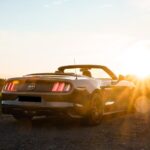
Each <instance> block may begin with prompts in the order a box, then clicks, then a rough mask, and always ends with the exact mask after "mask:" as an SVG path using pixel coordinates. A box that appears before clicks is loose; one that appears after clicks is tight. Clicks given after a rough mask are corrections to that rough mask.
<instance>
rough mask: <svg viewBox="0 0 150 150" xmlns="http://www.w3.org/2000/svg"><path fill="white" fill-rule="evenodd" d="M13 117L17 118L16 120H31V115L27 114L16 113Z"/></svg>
mask: <svg viewBox="0 0 150 150" xmlns="http://www.w3.org/2000/svg"><path fill="white" fill-rule="evenodd" d="M13 117H14V118H15V119H16V120H18V121H21V120H32V118H33V117H32V116H27V115H18V114H13Z"/></svg>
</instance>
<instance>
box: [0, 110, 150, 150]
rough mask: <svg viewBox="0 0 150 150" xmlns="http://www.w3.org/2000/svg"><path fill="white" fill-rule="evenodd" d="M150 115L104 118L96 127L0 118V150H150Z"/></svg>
mask: <svg viewBox="0 0 150 150" xmlns="http://www.w3.org/2000/svg"><path fill="white" fill-rule="evenodd" d="M149 125H150V113H145V114H141V113H135V114H133V113H132V114H118V115H111V116H107V117H104V119H103V120H102V122H101V124H100V125H98V126H95V127H88V126H83V125H82V124H81V122H80V120H68V119H63V118H61V119H60V118H59V119H58V118H57V119H56V118H36V119H34V120H33V121H32V122H28V121H23V122H17V121H16V120H15V119H13V117H11V116H8V115H1V116H0V150H41V149H42V150H125V149H127V150H149V149H150V141H149V139H150V128H149Z"/></svg>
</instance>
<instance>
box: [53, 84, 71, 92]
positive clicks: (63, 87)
mask: <svg viewBox="0 0 150 150" xmlns="http://www.w3.org/2000/svg"><path fill="white" fill-rule="evenodd" d="M70 89H71V85H70V84H68V83H64V82H56V83H54V84H53V87H52V90H51V91H52V92H68V91H70Z"/></svg>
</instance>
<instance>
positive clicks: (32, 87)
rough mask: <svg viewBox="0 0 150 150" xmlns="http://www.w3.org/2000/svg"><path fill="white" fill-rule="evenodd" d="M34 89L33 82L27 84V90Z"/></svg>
mask: <svg viewBox="0 0 150 150" xmlns="http://www.w3.org/2000/svg"><path fill="white" fill-rule="evenodd" d="M34 89H35V83H30V84H29V85H28V86H27V90H29V91H32V90H34Z"/></svg>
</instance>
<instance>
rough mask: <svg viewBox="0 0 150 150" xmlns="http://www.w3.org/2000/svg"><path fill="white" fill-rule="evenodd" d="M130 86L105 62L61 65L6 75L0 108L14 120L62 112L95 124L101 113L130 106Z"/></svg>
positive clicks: (127, 108)
mask: <svg viewBox="0 0 150 150" xmlns="http://www.w3.org/2000/svg"><path fill="white" fill-rule="evenodd" d="M134 88H135V85H134V84H133V83H132V82H129V81H126V80H124V79H123V78H118V77H117V76H116V75H115V74H114V73H113V72H112V71H111V70H110V69H108V68H107V67H106V66H101V65H68V66H61V67H59V68H58V69H57V70H56V71H55V72H54V73H37V74H29V75H25V76H22V77H16V78H10V79H8V80H7V81H6V83H5V86H4V88H3V90H2V112H3V113H4V114H12V115H13V116H14V118H16V119H18V120H20V119H23V118H27V119H32V118H33V117H34V116H43V115H44V116H51V115H55V116H59V115H62V114H63V115H64V116H65V115H67V116H69V117H73V118H82V120H83V121H84V122H85V123H86V124H89V125H96V124H99V123H100V121H101V119H102V117H103V115H107V114H111V113H117V112H121V111H128V110H130V109H133V105H134V100H133V97H132V95H133V92H134Z"/></svg>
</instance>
